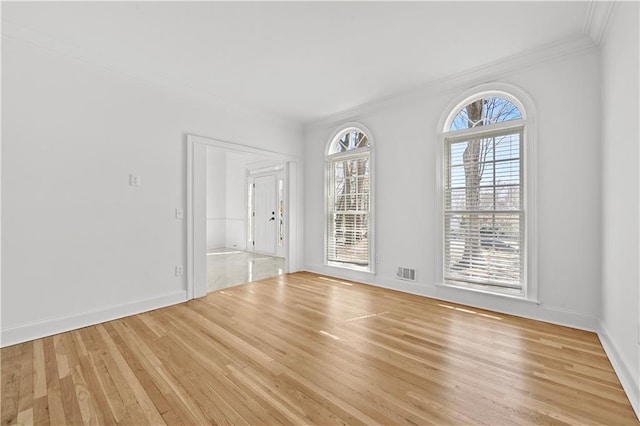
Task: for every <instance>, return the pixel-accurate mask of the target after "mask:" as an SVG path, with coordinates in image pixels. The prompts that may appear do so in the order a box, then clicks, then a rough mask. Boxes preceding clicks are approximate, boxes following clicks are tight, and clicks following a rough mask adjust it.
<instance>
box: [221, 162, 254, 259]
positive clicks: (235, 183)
mask: <svg viewBox="0 0 640 426" xmlns="http://www.w3.org/2000/svg"><path fill="white" fill-rule="evenodd" d="M250 161H254V160H253V157H248V156H246V155H244V154H239V153H230V154H229V155H228V157H227V206H226V209H227V210H226V214H227V235H226V246H227V247H229V248H237V249H239V250H246V248H247V226H246V216H247V214H246V212H245V208H246V202H245V195H246V188H245V184H246V165H247V163H248V162H250Z"/></svg>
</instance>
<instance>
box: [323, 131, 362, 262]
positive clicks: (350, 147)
mask: <svg viewBox="0 0 640 426" xmlns="http://www.w3.org/2000/svg"><path fill="white" fill-rule="evenodd" d="M326 160H327V177H328V179H327V226H326V229H325V232H326V247H325V262H326V263H327V264H328V265H331V266H341V267H347V268H351V269H356V270H365V271H372V269H373V262H372V261H371V259H372V256H373V254H372V253H373V245H372V239H371V231H372V229H371V225H372V224H371V204H372V184H371V177H372V176H371V169H372V164H371V140H370V136H369V135H368V133H367V132H366V131H365V130H363V129H361V128H359V127H347V128H344V129H342V130H340V131H339V132H338V133H337V135H336V136H335V137H334V138H333V139H332V140H331V141H330V143H329V146H328V149H327V156H326Z"/></svg>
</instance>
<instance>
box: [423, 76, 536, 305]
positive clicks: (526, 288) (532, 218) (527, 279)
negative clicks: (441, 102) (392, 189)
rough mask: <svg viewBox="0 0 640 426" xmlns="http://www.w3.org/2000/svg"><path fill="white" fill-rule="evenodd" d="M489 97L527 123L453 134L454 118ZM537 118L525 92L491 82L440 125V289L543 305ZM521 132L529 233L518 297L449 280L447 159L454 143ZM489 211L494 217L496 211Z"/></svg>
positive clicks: (466, 96)
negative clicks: (540, 299)
mask: <svg viewBox="0 0 640 426" xmlns="http://www.w3.org/2000/svg"><path fill="white" fill-rule="evenodd" d="M487 97H500V98H504V99H506V100H508V101H510V102H512V103H513V104H514V105H515V106H516V107H517V108H518V109H519V110H520V113H521V116H522V118H520V119H515V120H509V121H503V122H498V123H495V124H492V125H487V126H482V127H475V128H469V129H461V130H454V131H449V129H450V127H451V124H452V122H453V119H454V118H455V116H456V115H457V114H458V113H459V111H460V110H461V109H462V108H464V107H466V106H467V105H468V104H470V103H471V102H474V101H476V100H478V99H482V98H487ZM535 122H536V118H535V110H534V106H533V102H532V101H531V99H530V98H529V96H528V95H527V94H526V93H525V92H524V91H522V90H521V89H519V88H517V87H515V86H512V85H508V84H502V83H490V84H485V85H481V86H477V87H475V88H472V89H469V90H467V91H465V92H464V93H463V94H461V95H460V96H458V97H457V98H456V99H455V100H454V101H452V102H451V103H450V104H449V106H448V107H447V108H446V109H445V111H444V114H443V116H442V117H441V119H440V121H439V123H438V130H437V143H436V146H437V154H436V173H437V177H436V182H437V203H436V205H437V213H436V220H437V227H436V229H437V233H438V235H437V238H436V245H437V247H436V253H437V260H436V262H437V265H436V271H437V277H436V285H439V286H444V287H448V288H458V289H463V290H467V291H474V292H481V293H486V294H491V295H497V296H504V297H510V298H516V299H524V300H528V301H533V302H536V303H538V280H537V257H538V256H537V238H536V236H537V214H536V206H537V203H536V198H537V192H536V181H537V148H536V125H535ZM518 129H520V131H521V137H522V139H523V140H522V141H521V146H522V147H523V148H522V150H521V153H520V156H521V170H520V175H521V179H520V186H521V195H522V200H521V203H522V212H523V216H524V222H525V223H524V224H521V229H522V232H523V236H522V241H523V246H522V254H521V256H522V260H523V262H524V263H523V272H522V281H523V282H522V290H521V292H519V293H518V294H515V293H514V292H513V291H505V290H504V289H503V288H501V287H499V286H493V285H476V284H471V283H465V282H459V281H454V280H445V278H444V269H445V263H444V262H445V259H444V255H445V207H446V204H445V198H444V197H445V186H444V185H445V182H446V176H445V173H447V172H448V171H447V170H448V169H447V164H446V161H447V158H446V155H445V149H446V147H447V146H448V144H449V143H450V142H448V141H447V140H449V141H455V140H457V141H460V140H464V139H465V138H467V139H470V137H472V136H474V135H480V134H484V135H490V134H495V133H500V132H504V131H509V130H514V131H517V130H518ZM490 211H491V210H489V211H488V212H490Z"/></svg>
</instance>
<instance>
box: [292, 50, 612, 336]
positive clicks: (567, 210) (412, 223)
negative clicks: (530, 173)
mask: <svg viewBox="0 0 640 426" xmlns="http://www.w3.org/2000/svg"><path fill="white" fill-rule="evenodd" d="M506 68H509V67H506ZM499 75H500V77H499V79H498V78H497V77H495V76H493V77H491V76H489V77H487V79H486V81H491V80H496V79H498V81H502V82H505V83H510V84H513V85H516V86H518V87H520V88H521V89H522V90H524V91H525V92H527V93H528V94H529V95H530V97H531V98H532V100H533V102H534V104H535V107H536V110H537V111H538V117H537V119H538V129H537V139H536V144H537V149H538V222H539V223H538V235H537V239H538V247H539V260H538V261H539V268H538V272H539V274H538V278H539V300H540V304H539V305H536V304H534V303H531V302H520V301H513V300H510V299H506V298H504V297H499V296H493V295H485V294H479V293H473V292H468V291H464V290H456V289H452V288H448V287H442V286H434V283H435V282H436V261H435V259H436V258H437V256H436V254H437V251H436V250H438V246H437V242H436V240H437V239H436V236H437V223H436V214H437V211H436V203H435V202H434V200H435V199H436V197H437V191H436V190H437V188H436V153H437V144H438V143H440V141H439V140H438V139H437V137H436V132H437V123H438V120H439V119H440V117H441V116H442V115H443V114H444V113H445V109H446V107H447V105H448V104H449V103H450V102H451V101H452V100H453V99H454V98H456V97H457V96H459V95H460V94H461V93H462V92H464V91H465V90H467V89H469V88H470V87H471V86H473V85H475V83H473V84H472V83H466V84H465V83H460V84H459V86H458V87H456V88H455V89H440V88H439V87H437V86H432V87H431V89H430V91H424V92H423V93H422V95H423V96H421V97H416V96H415V95H413V94H412V95H408V96H407V97H405V98H404V99H405V100H404V101H402V100H395V101H390V102H388V103H386V104H381V105H379V106H372V107H368V108H363V109H362V110H360V111H358V110H356V111H354V112H353V114H351V115H349V116H344V117H342V120H341V121H340V122H336V121H335V120H327V121H325V122H320V123H315V124H313V125H312V126H309V127H308V128H307V131H306V138H305V140H306V142H305V182H306V198H305V221H306V224H305V228H304V232H305V250H304V253H305V266H306V268H307V269H309V270H313V271H318V272H323V273H328V274H331V275H335V276H341V277H344V278H351V279H356V280H359V281H364V282H367V283H371V284H375V285H379V286H383V287H389V288H396V289H400V290H403V291H408V292H412V293H417V294H422V295H427V296H432V297H436V298H442V299H447V300H452V301H457V302H460V303H465V304H469V305H473V306H480V307H485V308H489V309H493V310H497V311H502V312H508V313H514V314H517V315H522V316H526V317H533V318H538V319H542V320H546V321H553V322H557V323H561V324H567V325H572V326H575V327H580V328H586V329H591V330H595V329H596V327H597V322H598V320H597V318H598V316H599V306H600V282H599V277H600V244H601V238H600V141H599V138H598V135H599V132H600V125H599V120H600V109H599V84H600V80H599V77H600V75H599V58H598V55H597V51H596V47H595V45H593V46H592V47H591V48H589V49H586V50H585V53H582V54H580V55H578V56H570V57H568V58H566V59H565V60H561V59H558V60H556V61H546V62H543V63H541V64H539V65H537V66H532V67H528V68H526V69H525V70H521V71H519V72H510V73H506V74H505V73H499ZM471 78H476V77H475V76H474V75H473V74H470V75H469V79H471ZM347 121H358V122H361V123H362V124H364V125H365V126H366V127H368V128H369V129H370V130H371V132H372V136H373V138H374V141H375V146H374V149H375V151H376V152H375V154H376V164H375V167H376V169H375V173H376V176H375V179H376V188H375V190H376V206H375V214H376V224H375V225H376V228H375V232H376V242H375V243H376V251H377V255H378V256H379V257H380V261H381V262H380V263H379V264H378V265H377V266H376V269H377V273H376V275H372V274H367V273H355V272H352V271H347V270H344V269H339V268H332V267H328V266H324V265H323V229H324V213H323V212H324V196H323V194H324V189H323V188H324V161H323V158H324V150H325V147H326V144H327V142H328V139H329V137H330V136H331V134H332V132H334V131H335V130H336V129H337V128H338V126H339V125H340V123H343V122H347ZM398 266H405V267H411V268H416V269H417V276H418V282H417V283H407V282H404V281H400V280H397V279H395V271H396V268H397V267H398Z"/></svg>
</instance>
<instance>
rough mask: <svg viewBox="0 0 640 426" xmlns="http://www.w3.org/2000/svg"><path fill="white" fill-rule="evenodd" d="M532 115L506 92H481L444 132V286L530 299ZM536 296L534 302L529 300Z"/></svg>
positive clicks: (453, 115) (455, 114) (457, 110)
mask: <svg viewBox="0 0 640 426" xmlns="http://www.w3.org/2000/svg"><path fill="white" fill-rule="evenodd" d="M526 126H528V123H527V120H526V112H525V110H524V107H523V106H522V104H521V103H520V101H519V100H518V99H516V98H515V97H513V96H512V95H510V94H508V93H503V92H481V93H476V94H475V95H473V96H470V97H466V98H465V99H464V100H463V101H462V102H460V103H458V104H457V106H456V107H455V108H453V109H452V110H451V111H450V113H449V115H448V119H447V120H446V121H445V124H444V126H443V129H442V132H443V155H442V171H443V199H442V206H443V209H442V219H443V239H442V244H443V245H442V261H443V262H442V274H441V275H442V279H443V281H444V283H445V284H451V285H457V286H464V287H470V288H474V289H481V290H487V291H491V292H497V293H501V294H505V293H506V294H511V295H517V296H527V291H526V281H527V276H526V271H527V256H526V254H527V242H528V239H527V238H528V235H527V231H526V230H527V220H528V218H527V211H526V209H525V206H526V204H527V203H526V199H525V181H526V179H525V176H526V174H525V169H526V160H527V158H526V157H527V154H526V152H527V149H526V148H525V146H526V144H527V143H529V141H526V140H525V137H526V134H527V133H526V132H525V128H526ZM529 296H530V295H529Z"/></svg>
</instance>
